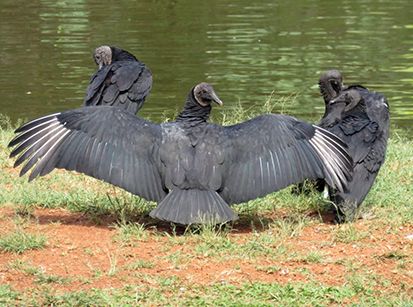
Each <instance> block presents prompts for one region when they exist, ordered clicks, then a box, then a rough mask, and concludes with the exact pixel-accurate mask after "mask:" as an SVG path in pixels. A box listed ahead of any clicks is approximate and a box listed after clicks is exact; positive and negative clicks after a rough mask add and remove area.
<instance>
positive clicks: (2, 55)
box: [0, 0, 413, 128]
mask: <svg viewBox="0 0 413 307" xmlns="http://www.w3.org/2000/svg"><path fill="white" fill-rule="evenodd" d="M412 12H413V1H410V0H406V1H366V0H362V1H359V0H357V1H311V0H308V1H273V0H261V1H245V0H241V1H223V0H212V1H195V0H182V1H180V0H172V1H171V0H168V1H166V0H165V1H164V0H153V1H149V0H146V1H122V0H121V1H108V2H105V1H96V0H90V1H86V0H85V1H83V0H71V1H49V0H37V1H36V0H34V1H16V0H13V1H12V0H3V1H2V6H1V14H0V64H1V65H0V93H1V99H0V112H1V113H3V114H6V115H8V116H10V117H11V118H12V119H13V120H16V119H17V118H26V119H31V118H34V117H36V116H41V115H44V114H48V113H52V112H56V111H62V110H66V109H71V108H76V107H78V106H79V105H81V103H82V99H83V96H84V92H85V89H86V86H87V84H88V82H89V78H90V75H91V74H92V73H93V72H94V71H95V69H96V67H95V64H94V62H93V60H92V57H91V55H92V52H93V50H94V48H95V47H97V46H99V45H102V44H109V45H117V46H119V47H122V48H124V49H126V50H128V51H130V52H132V53H133V54H135V55H136V56H137V57H138V58H139V59H140V60H141V61H143V62H144V63H146V64H147V65H148V66H149V67H150V69H151V70H152V72H153V76H154V85H153V89H152V93H151V95H150V97H149V99H148V100H147V102H146V105H145V106H144V108H143V109H142V116H145V117H150V118H151V119H153V120H160V119H161V117H162V115H163V114H166V115H169V116H172V115H173V114H174V112H176V110H177V109H179V108H180V107H181V106H182V103H183V101H184V99H185V97H186V94H187V92H188V90H189V89H190V88H191V87H192V86H193V85H195V84H196V83H199V82H201V81H207V82H210V83H212V84H213V85H214V87H215V89H216V91H217V93H218V95H219V96H220V97H221V99H222V100H223V101H224V104H225V106H224V107H225V108H227V109H228V108H235V107H236V106H237V105H238V103H241V104H243V105H246V106H248V107H250V106H253V107H256V108H259V107H260V105H262V104H263V103H264V102H265V101H266V100H267V99H268V97H269V96H270V95H271V94H272V95H273V98H274V101H275V100H277V99H278V98H280V97H288V96H296V99H295V102H294V103H287V104H286V105H284V110H285V111H287V112H288V113H289V114H291V115H294V116H297V117H300V118H303V119H306V120H311V121H316V120H317V119H318V118H319V117H320V116H321V115H322V114H323V110H324V104H323V101H322V99H321V97H320V96H319V93H318V87H317V81H318V77H319V75H320V73H321V72H322V71H324V70H326V69H330V68H338V69H340V70H341V71H342V72H343V74H344V77H345V82H346V83H360V84H363V85H365V86H367V87H369V88H370V89H373V90H376V91H380V92H382V93H384V94H385V95H386V96H387V97H388V100H389V103H390V107H391V118H392V123H393V124H394V125H396V126H398V127H403V128H410V127H411V126H412V124H413V100H412V98H413V97H412V96H413V94H412V85H413V19H412ZM288 101H291V100H288ZM215 112H219V110H218V111H217V110H215Z"/></svg>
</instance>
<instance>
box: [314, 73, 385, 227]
mask: <svg viewBox="0 0 413 307" xmlns="http://www.w3.org/2000/svg"><path fill="white" fill-rule="evenodd" d="M333 87H335V90H331V89H332V88H333ZM320 91H321V93H322V94H323V97H324V101H325V103H326V104H325V108H326V109H325V114H324V116H323V118H322V119H321V121H320V123H319V125H320V127H323V128H325V129H326V130H328V131H330V132H332V133H334V134H335V135H337V136H338V137H340V138H341V139H342V140H343V141H344V142H345V143H346V144H347V145H348V148H349V153H350V155H351V156H352V158H353V161H354V170H353V174H352V176H353V179H352V181H351V182H350V183H349V185H348V186H347V190H346V191H337V190H335V189H330V199H331V200H332V201H333V202H334V203H335V204H336V205H337V209H338V211H337V216H336V219H337V220H338V221H339V222H344V221H351V220H353V219H354V217H355V213H356V210H357V208H358V207H359V206H360V205H361V203H362V202H363V200H364V199H365V197H366V196H367V194H368V192H369V191H370V189H371V187H372V185H373V183H374V181H375V179H376V177H377V174H378V172H379V170H380V167H381V165H382V164H383V162H384V158H385V154H386V148H387V139H388V137H389V125H390V123H389V121H390V120H389V105H388V102H387V99H386V97H385V96H384V95H383V94H380V93H377V92H372V91H369V90H368V89H367V88H365V87H363V86H361V85H351V86H345V85H343V83H342V77H341V73H340V72H338V71H337V70H332V71H327V72H326V73H325V74H323V75H322V76H321V78H320ZM326 93H327V94H326Z"/></svg>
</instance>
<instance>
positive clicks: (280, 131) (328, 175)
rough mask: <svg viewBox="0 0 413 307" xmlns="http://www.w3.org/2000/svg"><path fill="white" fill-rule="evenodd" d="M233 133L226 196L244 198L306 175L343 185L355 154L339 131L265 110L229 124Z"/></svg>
mask: <svg viewBox="0 0 413 307" xmlns="http://www.w3.org/2000/svg"><path fill="white" fill-rule="evenodd" d="M222 129H223V132H222V133H223V134H224V135H226V137H227V144H225V147H224V146H223V147H222V148H227V149H226V150H227V151H226V156H225V160H224V165H225V167H226V172H225V173H224V175H223V176H224V180H223V187H222V191H221V192H220V194H221V196H222V197H223V198H224V199H225V200H226V201H227V202H229V203H239V202H244V201H248V200H251V199H254V198H257V197H261V196H264V195H266V194H268V193H271V192H273V191H278V190H280V189H282V188H284V187H286V186H288V185H290V184H294V183H298V182H301V181H302V180H304V179H306V178H310V179H311V178H312V179H316V178H325V179H326V180H327V181H328V182H329V183H331V184H332V185H333V186H334V187H337V188H338V189H340V190H342V189H344V188H345V185H346V184H347V181H348V180H349V179H350V171H351V167H352V160H351V157H350V156H349V155H348V153H347V151H346V149H345V147H346V146H345V144H344V143H343V142H342V141H341V140H340V139H339V138H337V137H335V136H334V135H333V134H331V133H329V132H328V131H325V130H323V129H321V128H319V127H317V126H313V125H310V124H307V123H304V122H301V121H298V120H297V119H295V118H293V117H289V116H284V115H262V116H259V117H256V118H254V119H252V120H250V121H247V122H244V123H241V124H238V125H234V126H229V127H223V128H222Z"/></svg>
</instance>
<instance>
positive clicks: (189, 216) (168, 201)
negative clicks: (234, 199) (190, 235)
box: [150, 189, 238, 225]
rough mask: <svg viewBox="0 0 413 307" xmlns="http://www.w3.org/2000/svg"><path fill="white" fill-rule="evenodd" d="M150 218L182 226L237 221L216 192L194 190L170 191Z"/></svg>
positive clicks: (234, 214)
mask: <svg viewBox="0 0 413 307" xmlns="http://www.w3.org/2000/svg"><path fill="white" fill-rule="evenodd" d="M150 216H151V217H153V218H157V219H160V220H164V221H169V222H173V223H177V224H182V225H189V224H220V223H225V222H228V221H233V220H236V219H238V215H237V214H236V213H235V212H234V211H233V210H232V209H231V208H230V207H229V206H228V204H227V203H226V202H225V201H224V200H223V199H222V198H221V196H219V194H218V193H217V192H215V191H205V190H196V189H192V190H179V189H175V190H172V191H171V192H170V193H169V194H168V195H167V196H166V197H165V198H164V199H163V200H162V201H161V202H160V203H159V204H158V206H157V207H156V208H155V209H154V210H152V211H151V213H150Z"/></svg>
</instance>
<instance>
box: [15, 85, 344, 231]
mask: <svg viewBox="0 0 413 307" xmlns="http://www.w3.org/2000/svg"><path fill="white" fill-rule="evenodd" d="M212 103H217V104H222V101H221V100H220V99H219V98H218V96H217V94H216V93H215V91H214V90H213V88H212V86H211V85H209V84H207V83H200V84H198V85H196V86H195V87H194V88H192V89H191V90H190V92H189V94H188V96H187V99H186V102H185V106H184V109H183V110H182V112H181V113H180V114H179V115H178V117H177V119H176V120H175V121H174V122H171V123H163V124H155V123H153V122H150V121H147V120H144V119H141V118H139V117H136V116H134V115H133V114H131V113H130V112H127V111H125V110H124V109H122V108H116V107H104V106H99V107H84V108H80V109H76V110H70V111H66V112H61V113H56V114H52V115H48V116H45V117H42V118H38V119H35V120H33V121H31V122H29V123H27V124H25V125H23V126H21V127H20V128H18V129H17V130H16V133H17V136H16V137H15V138H14V139H13V140H12V141H11V142H10V144H9V146H13V147H14V149H13V151H12V153H11V157H14V156H17V160H16V163H15V166H18V165H20V164H21V163H23V162H25V164H24V166H23V168H22V169H21V173H20V174H21V175H23V174H25V173H26V172H28V171H29V170H30V169H32V171H31V173H30V176H29V180H32V179H34V178H36V177H37V176H44V175H46V174H48V173H49V172H51V171H52V170H53V169H54V168H63V169H67V170H75V171H78V172H81V173H84V174H87V175H89V176H92V177H94V178H97V179H100V180H103V181H106V182H109V183H111V184H113V185H116V186H118V187H121V188H123V189H125V190H127V191H129V192H131V193H133V194H135V195H139V196H141V197H143V198H145V199H147V200H151V201H156V202H158V205H157V207H156V208H155V209H154V210H153V211H152V212H151V213H150V215H151V216H152V217H154V218H158V219H161V220H166V221H170V222H174V223H179V224H185V225H186V224H193V223H223V222H227V221H231V220H235V219H237V215H236V213H235V212H234V211H233V210H232V209H231V208H230V206H229V205H231V204H236V203H241V202H245V201H248V200H251V199H255V198H258V197H261V196H264V195H266V194H268V193H271V192H274V191H278V190H280V189H282V188H284V187H287V186H288V185H291V184H293V183H297V182H300V181H303V180H304V179H306V178H312V179H316V178H325V180H326V182H327V183H328V184H329V185H330V186H332V187H334V188H335V189H337V190H338V191H345V185H346V184H347V182H348V180H349V178H350V175H349V174H350V171H351V167H352V160H351V157H350V156H349V155H348V153H347V151H346V149H345V147H346V146H345V145H344V143H343V142H342V141H341V140H340V139H339V138H338V137H336V136H335V135H333V134H332V133H330V132H328V131H326V130H324V129H322V128H320V127H317V126H315V125H311V124H308V123H305V122H303V121H300V120H297V119H295V118H293V117H290V116H285V115H276V114H267V115H261V116H258V117H256V118H254V119H251V120H248V121H246V122H243V123H239V124H236V125H233V126H220V125H216V124H212V123H208V122H207V120H208V118H209V115H210V112H211V104H212Z"/></svg>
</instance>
